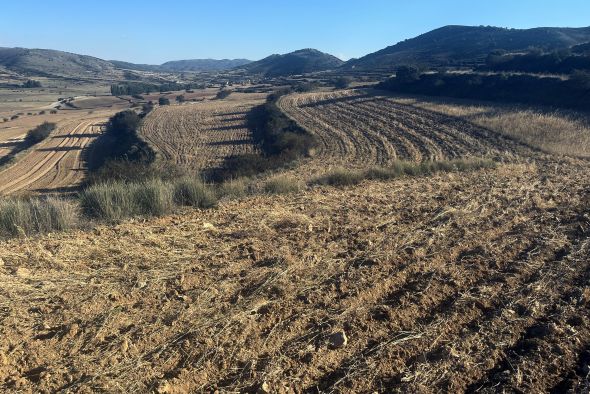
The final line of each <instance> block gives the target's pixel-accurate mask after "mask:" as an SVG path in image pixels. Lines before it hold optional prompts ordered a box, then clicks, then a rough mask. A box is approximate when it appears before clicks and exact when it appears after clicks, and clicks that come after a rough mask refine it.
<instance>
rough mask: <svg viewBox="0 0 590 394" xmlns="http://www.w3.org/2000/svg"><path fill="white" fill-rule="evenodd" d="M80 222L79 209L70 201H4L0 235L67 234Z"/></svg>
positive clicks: (0, 211)
mask: <svg viewBox="0 0 590 394" xmlns="http://www.w3.org/2000/svg"><path fill="white" fill-rule="evenodd" d="M78 223H79V215H78V209H77V207H76V205H75V204H74V203H73V202H72V201H69V200H65V199H58V198H54V197H48V198H30V199H22V198H7V199H3V200H0V236H3V237H14V236H20V235H22V236H28V235H32V234H39V233H47V232H53V231H64V230H67V229H71V228H75V227H76V226H77V225H78Z"/></svg>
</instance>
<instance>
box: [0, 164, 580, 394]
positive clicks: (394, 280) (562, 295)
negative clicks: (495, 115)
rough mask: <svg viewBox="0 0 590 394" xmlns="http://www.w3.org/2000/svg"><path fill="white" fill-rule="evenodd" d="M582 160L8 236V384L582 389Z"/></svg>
mask: <svg viewBox="0 0 590 394" xmlns="http://www.w3.org/2000/svg"><path fill="white" fill-rule="evenodd" d="M589 170H590V165H589V164H588V162H585V161H574V160H562V161H537V162H536V163H531V164H519V165H503V166H500V167H499V168H497V169H494V170H483V171H478V172H474V173H467V174H455V173H449V174H442V175H437V176H434V177H426V178H405V179H399V180H395V181H391V182H387V183H376V182H365V183H363V184H361V185H360V186H356V187H351V188H346V189H343V190H338V189H332V188H324V187H318V188H313V189H310V190H308V191H305V192H303V193H299V194H295V195H291V196H253V197H248V198H246V199H244V200H241V201H233V202H224V203H222V204H221V206H220V207H219V209H217V210H210V211H198V210H192V211H187V212H186V213H184V214H181V215H177V216H171V217H166V218H162V219H153V220H149V221H147V222H133V221H132V222H127V223H124V224H121V225H118V226H115V227H98V228H97V229H96V230H94V231H93V232H74V233H71V234H53V235H47V236H44V237H40V238H35V239H32V240H28V241H24V242H23V240H14V241H7V242H4V243H2V244H0V250H2V253H1V255H2V266H1V267H0V278H1V279H0V280H1V281H2V283H3V286H2V287H1V288H0V311H1V312H0V322H1V324H0V335H1V337H2V338H3V340H2V341H1V342H0V361H1V362H0V385H1V386H0V387H2V388H3V390H6V391H16V390H19V391H22V392H31V391H35V392H55V391H60V390H64V391H70V392H96V391H99V392H147V391H157V392H161V393H176V392H199V391H205V392H210V391H215V390H219V391H232V392H233V391H243V392H255V391H257V390H258V392H265V390H266V391H268V392H292V391H295V392H318V391H319V392H332V391H335V392H373V391H377V392H392V391H399V392H439V391H445V392H458V391H475V390H480V391H482V392H502V391H508V392H514V391H516V392H548V391H551V390H554V391H556V392H564V391H566V390H567V389H574V390H578V391H581V390H582V389H583V388H584V387H586V388H588V387H589V381H588V377H587V373H588V363H589V362H590V357H589V351H590V321H589V320H588V319H587V316H588V314H589V312H590V265H589V264H590V262H589V260H588V255H589V253H590V249H589V248H590V239H589V236H590V216H589V212H590V200H589V198H588V195H589V192H590V183H589V179H590V177H588V174H590V171H589ZM115 240H116V241H115Z"/></svg>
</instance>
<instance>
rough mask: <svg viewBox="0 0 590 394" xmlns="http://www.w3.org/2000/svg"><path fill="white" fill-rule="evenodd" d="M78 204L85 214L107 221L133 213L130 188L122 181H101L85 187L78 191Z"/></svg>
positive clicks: (119, 218) (116, 219)
mask: <svg viewBox="0 0 590 394" xmlns="http://www.w3.org/2000/svg"><path fill="white" fill-rule="evenodd" d="M80 205H81V207H82V210H83V212H84V213H85V214H86V215H87V216H89V217H91V218H96V219H100V220H105V221H109V222H116V221H119V220H121V219H123V218H125V217H128V216H132V215H133V214H134V213H135V212H134V211H135V209H134V206H133V193H132V190H131V189H130V187H129V185H128V184H125V183H123V182H108V183H101V184H97V185H93V186H90V187H88V188H86V189H85V190H84V191H82V193H80Z"/></svg>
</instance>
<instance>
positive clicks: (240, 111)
mask: <svg viewBox="0 0 590 394" xmlns="http://www.w3.org/2000/svg"><path fill="white" fill-rule="evenodd" d="M264 99H265V95H264V94H245V93H234V94H232V95H231V96H230V97H229V98H227V99H224V100H207V101H203V102H199V103H188V104H183V105H171V106H162V107H158V108H156V109H154V110H153V111H152V112H151V113H150V114H149V115H148V116H147V117H146V119H145V120H144V122H143V125H142V127H141V130H140V132H141V134H142V135H143V136H144V138H145V139H146V140H147V141H148V142H150V143H151V144H152V146H154V147H155V149H156V150H157V151H158V152H160V153H161V155H162V156H163V158H164V159H166V160H168V161H170V162H173V163H176V164H179V165H180V166H182V167H185V168H188V169H194V170H200V169H207V168H215V167H217V166H219V164H221V163H222V162H223V160H224V159H225V158H226V157H229V156H233V155H237V154H242V153H253V152H255V151H256V147H255V146H254V145H253V142H252V138H251V133H250V131H249V130H248V128H247V125H246V115H247V113H248V112H249V111H250V110H251V109H252V108H253V107H254V106H256V105H259V104H262V103H263V102H264Z"/></svg>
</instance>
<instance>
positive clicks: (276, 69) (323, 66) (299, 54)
mask: <svg viewBox="0 0 590 394" xmlns="http://www.w3.org/2000/svg"><path fill="white" fill-rule="evenodd" d="M342 64H344V62H343V61H342V60H340V59H338V58H337V57H335V56H332V55H330V54H327V53H324V52H320V51H318V50H316V49H301V50H298V51H295V52H291V53H287V54H285V55H270V56H268V57H266V58H264V59H262V60H259V61H257V62H252V63H250V64H247V65H245V66H243V67H240V68H241V69H243V70H245V71H246V72H248V73H250V74H261V75H265V76H268V77H277V76H287V75H299V74H305V73H310V72H316V71H325V70H331V69H335V68H338V67H340V66H341V65H342Z"/></svg>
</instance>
